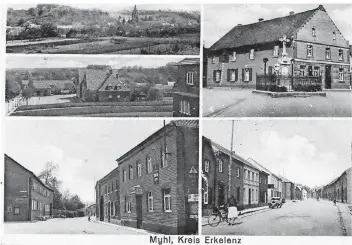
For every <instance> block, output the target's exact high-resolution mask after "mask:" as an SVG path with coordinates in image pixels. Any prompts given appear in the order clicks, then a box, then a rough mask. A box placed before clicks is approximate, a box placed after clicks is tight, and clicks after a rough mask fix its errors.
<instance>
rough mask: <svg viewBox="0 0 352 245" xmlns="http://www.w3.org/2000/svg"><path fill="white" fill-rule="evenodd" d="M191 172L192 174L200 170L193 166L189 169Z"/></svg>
mask: <svg viewBox="0 0 352 245" xmlns="http://www.w3.org/2000/svg"><path fill="white" fill-rule="evenodd" d="M189 173H190V174H197V173H198V172H197V170H196V168H195V167H194V166H192V167H191V170H189Z"/></svg>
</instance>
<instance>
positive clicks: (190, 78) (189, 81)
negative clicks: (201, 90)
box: [186, 72, 194, 85]
mask: <svg viewBox="0 0 352 245" xmlns="http://www.w3.org/2000/svg"><path fill="white" fill-rule="evenodd" d="M193 77H194V72H187V76H186V83H187V84H188V85H194V83H193Z"/></svg>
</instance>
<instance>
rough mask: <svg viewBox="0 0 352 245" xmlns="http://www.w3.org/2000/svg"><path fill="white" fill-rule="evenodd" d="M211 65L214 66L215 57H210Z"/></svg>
mask: <svg viewBox="0 0 352 245" xmlns="http://www.w3.org/2000/svg"><path fill="white" fill-rule="evenodd" d="M211 63H212V64H215V56H213V57H211Z"/></svg>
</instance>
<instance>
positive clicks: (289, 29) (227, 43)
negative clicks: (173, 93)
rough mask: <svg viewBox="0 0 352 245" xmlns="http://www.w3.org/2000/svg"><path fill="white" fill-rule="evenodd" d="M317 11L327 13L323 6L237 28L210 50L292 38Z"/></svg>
mask: <svg viewBox="0 0 352 245" xmlns="http://www.w3.org/2000/svg"><path fill="white" fill-rule="evenodd" d="M317 10H322V11H325V9H324V7H323V6H322V5H319V7H318V8H315V9H312V10H308V11H305V12H301V13H297V14H292V15H288V16H284V17H279V18H275V19H271V20H265V21H260V22H256V23H252V24H248V25H240V26H235V27H234V28H232V30H230V31H229V32H228V33H226V34H225V35H224V36H223V37H222V38H220V39H219V40H218V41H217V42H216V43H215V44H213V45H212V46H211V47H210V50H212V51H215V50H221V49H226V48H238V47H242V46H247V45H254V44H259V43H270V42H275V41H278V40H279V39H280V38H282V37H283V35H286V36H287V37H288V38H290V37H291V36H292V35H294V34H295V33H296V31H297V29H298V28H299V27H301V26H302V25H303V24H304V23H305V22H306V21H307V19H308V18H309V17H310V16H311V15H312V14H313V13H314V12H315V11H317Z"/></svg>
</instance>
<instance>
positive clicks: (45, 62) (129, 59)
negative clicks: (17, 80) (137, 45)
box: [6, 55, 185, 69]
mask: <svg viewBox="0 0 352 245" xmlns="http://www.w3.org/2000/svg"><path fill="white" fill-rule="evenodd" d="M184 58H185V57H182V56H176V57H175V56H157V57H156V56H153V57H150V56H147V55H144V56H89V55H75V56H69V57H64V56H55V55H50V56H49V55H48V56H45V55H44V56H42V55H40V56H27V55H25V56H23V55H21V56H12V55H11V56H9V55H8V56H6V68H8V69H11V68H77V67H87V66H88V65H93V64H94V65H110V66H111V67H112V68H113V69H118V68H121V67H123V66H142V67H144V68H155V67H160V66H164V65H166V64H167V63H169V62H178V61H181V60H182V59H184Z"/></svg>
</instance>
